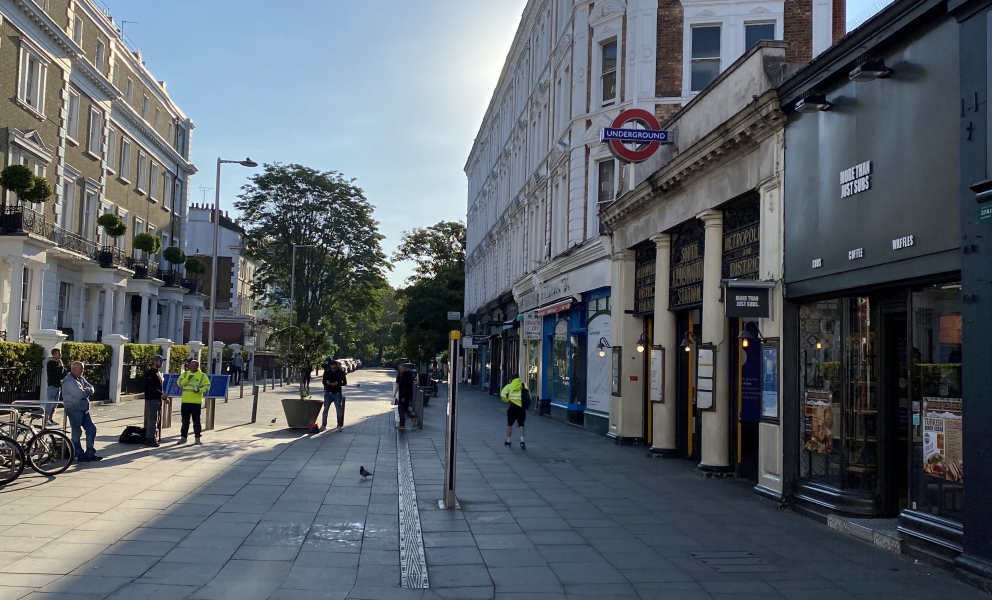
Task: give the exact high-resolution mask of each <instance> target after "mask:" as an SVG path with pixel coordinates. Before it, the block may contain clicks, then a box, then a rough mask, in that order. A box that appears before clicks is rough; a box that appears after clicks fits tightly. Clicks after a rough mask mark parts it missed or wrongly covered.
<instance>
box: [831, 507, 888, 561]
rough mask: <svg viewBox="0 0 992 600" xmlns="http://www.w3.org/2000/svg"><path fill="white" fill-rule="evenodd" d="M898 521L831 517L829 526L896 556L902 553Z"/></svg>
mask: <svg viewBox="0 0 992 600" xmlns="http://www.w3.org/2000/svg"><path fill="white" fill-rule="evenodd" d="M898 522H899V520H898V519H853V518H848V517H839V516H836V515H830V516H828V517H827V526H828V527H830V528H831V529H834V530H836V531H839V532H841V533H845V534H847V535H849V536H852V537H856V538H858V539H860V540H864V541H866V542H868V543H870V544H875V545H876V546H878V547H879V548H884V549H885V550H888V551H889V552H895V553H896V554H900V553H902V543H903V540H902V536H900V535H899V531H898V530H897V527H898Z"/></svg>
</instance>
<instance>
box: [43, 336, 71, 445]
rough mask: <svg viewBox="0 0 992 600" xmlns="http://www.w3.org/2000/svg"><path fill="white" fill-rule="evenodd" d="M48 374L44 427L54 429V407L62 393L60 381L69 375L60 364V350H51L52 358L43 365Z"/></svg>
mask: <svg viewBox="0 0 992 600" xmlns="http://www.w3.org/2000/svg"><path fill="white" fill-rule="evenodd" d="M45 371H46V372H47V374H48V404H46V405H45V427H56V426H57V425H58V423H56V422H55V406H56V405H57V404H58V402H59V392H61V391H62V380H63V379H65V376H66V375H68V374H69V369H66V368H65V363H63V362H62V350H60V349H58V348H52V357H51V358H49V359H48V363H47V364H46V365H45Z"/></svg>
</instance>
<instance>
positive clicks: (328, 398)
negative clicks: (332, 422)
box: [320, 361, 348, 431]
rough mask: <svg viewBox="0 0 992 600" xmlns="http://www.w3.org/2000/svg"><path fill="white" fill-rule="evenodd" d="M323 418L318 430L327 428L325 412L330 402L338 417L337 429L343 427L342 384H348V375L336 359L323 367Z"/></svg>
mask: <svg viewBox="0 0 992 600" xmlns="http://www.w3.org/2000/svg"><path fill="white" fill-rule="evenodd" d="M323 382H324V418H323V420H322V421H321V425H320V430H321V431H323V430H325V429H327V413H328V412H330V410H331V404H334V408H335V410H336V412H337V417H338V431H341V430H342V429H344V389H343V388H344V386H346V385H348V377H347V376H346V375H345V373H344V370H343V369H342V368H341V365H339V364H338V363H337V361H332V362H331V364H330V365H328V367H327V368H326V369H324V377H323Z"/></svg>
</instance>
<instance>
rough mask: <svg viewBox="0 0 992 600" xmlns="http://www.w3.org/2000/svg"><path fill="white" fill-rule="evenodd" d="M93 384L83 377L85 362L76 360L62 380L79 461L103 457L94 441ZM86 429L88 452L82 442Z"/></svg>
mask: <svg viewBox="0 0 992 600" xmlns="http://www.w3.org/2000/svg"><path fill="white" fill-rule="evenodd" d="M93 391H94V389H93V385H92V384H91V383H90V382H88V381H86V378H84V377H83V363H81V362H79V361H76V362H74V363H72V365H71V366H70V367H69V374H68V375H66V376H65V379H63V380H62V402H63V403H65V416H66V417H68V419H69V426H70V427H71V428H72V445H73V447H74V448H75V449H76V458H77V460H78V461H79V462H93V461H97V460H100V459H101V458H102V457H100V456H97V455H96V449H95V448H94V447H93V442H94V441H96V425H94V424H93V419H92V417H90V400H89V398H90V396H92V395H93ZM84 429H85V430H86V452H83V447H82V445H81V444H80V438H81V437H82V430H84Z"/></svg>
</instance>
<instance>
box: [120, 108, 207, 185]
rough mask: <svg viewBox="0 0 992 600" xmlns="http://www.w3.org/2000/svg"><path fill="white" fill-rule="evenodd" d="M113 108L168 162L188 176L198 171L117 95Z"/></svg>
mask: <svg viewBox="0 0 992 600" xmlns="http://www.w3.org/2000/svg"><path fill="white" fill-rule="evenodd" d="M114 108H115V109H117V111H118V112H119V113H120V114H121V115H123V116H124V118H125V119H126V120H127V122H128V123H130V124H131V125H132V126H134V127H135V128H136V129H137V130H138V131H140V132H141V133H142V134H144V136H145V138H147V139H148V140H150V141H151V142H152V144H154V145H155V147H156V148H157V149H158V150H159V151H161V152H163V153H164V154H166V155H167V156H168V157H169V159H170V160H172V161H173V162H176V163H179V166H180V167H181V168H182V169H184V170H185V171H187V172H188V173H189V174H190V175H192V174H195V173H196V172H197V171H198V169H197V168H196V165H194V164H193V163H191V162H189V161H188V160H186V159H185V158H183V156H182V155H181V154H179V152H177V151H176V149H175V148H173V147H172V146H170V145H169V144H168V142H166V141H165V139H164V138H163V137H162V136H161V135H159V133H158V132H157V131H155V130H154V129H152V128H151V127H149V126H148V123H145V120H144V119H142V118H141V115H139V114H138V112H137V111H136V110H134V109H133V108H131V105H129V104H128V103H127V102H124V101H123V100H122V99H121V97H120V95H119V93H118V96H117V97H115V98H114Z"/></svg>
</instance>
